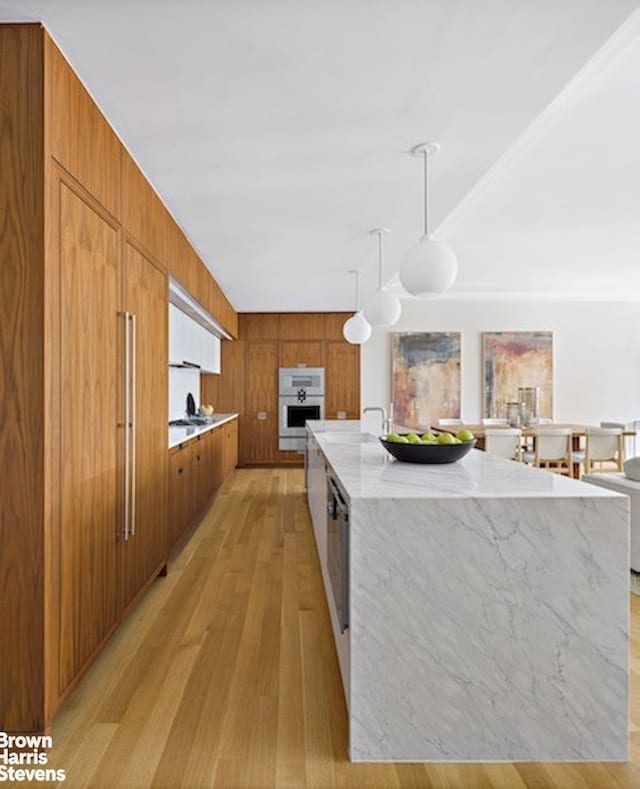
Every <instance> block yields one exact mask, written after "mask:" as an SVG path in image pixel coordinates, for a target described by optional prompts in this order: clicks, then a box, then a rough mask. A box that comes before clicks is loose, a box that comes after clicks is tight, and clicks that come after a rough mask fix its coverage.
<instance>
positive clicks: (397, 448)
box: [380, 433, 476, 463]
mask: <svg viewBox="0 0 640 789" xmlns="http://www.w3.org/2000/svg"><path fill="white" fill-rule="evenodd" d="M399 435H401V436H403V435H404V436H406V435H408V434H407V433H399ZM380 443H381V444H382V446H383V447H384V448H385V449H386V450H387V452H388V453H389V454H390V455H393V457H394V458H395V459H396V460H400V461H402V462H403V463H455V462H456V460H460V458H463V457H464V456H465V455H466V454H467V452H469V451H470V450H471V449H473V447H474V446H475V445H476V439H475V438H474V439H473V441H465V442H464V443H462V444H398V443H396V442H395V441H386V440H385V439H384V438H381V439H380Z"/></svg>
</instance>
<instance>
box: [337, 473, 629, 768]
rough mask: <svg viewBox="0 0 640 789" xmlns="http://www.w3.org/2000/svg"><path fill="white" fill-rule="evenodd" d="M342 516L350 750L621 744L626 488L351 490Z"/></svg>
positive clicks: (403, 753)
mask: <svg viewBox="0 0 640 789" xmlns="http://www.w3.org/2000/svg"><path fill="white" fill-rule="evenodd" d="M507 462H509V461H507ZM535 473H549V472H539V471H536V472H535ZM350 526H351V535H350V539H351V545H350V547H351V688H350V755H351V759H352V760H354V761H384V760H388V761H404V760H407V761H463V760H472V761H473V760H477V761H502V760H506V761H523V760H525V761H591V760H595V761H618V760H626V759H627V738H628V735H627V725H628V721H627V717H628V669H629V666H628V650H629V641H628V632H629V622H628V609H629V597H628V583H627V584H625V583H621V578H626V579H628V569H627V568H628V557H629V546H628V540H629V536H628V535H629V526H628V504H627V500H626V499H625V498H623V497H620V498H616V499H611V498H594V497H588V498H581V497H572V498H564V497H563V498H557V497H550V498H545V497H539V498H531V497H528V498H526V499H518V498H515V497H510V498H502V497H496V498H464V497H462V498H457V499H452V498H446V499H443V500H438V499H431V500H428V501H425V500H411V499H406V498H402V499H383V500H371V499H358V498H356V499H354V500H352V502H351V524H350Z"/></svg>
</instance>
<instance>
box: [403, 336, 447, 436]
mask: <svg viewBox="0 0 640 789" xmlns="http://www.w3.org/2000/svg"><path fill="white" fill-rule="evenodd" d="M391 365H392V367H391V401H392V403H393V421H394V423H395V424H397V425H400V426H402V427H407V428H409V429H410V430H427V429H428V428H429V427H430V426H431V425H432V424H434V423H435V422H437V420H438V419H440V418H444V417H454V418H456V417H457V418H459V417H460V389H461V385H460V332H394V333H392V335H391Z"/></svg>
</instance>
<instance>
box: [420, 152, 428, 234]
mask: <svg viewBox="0 0 640 789" xmlns="http://www.w3.org/2000/svg"><path fill="white" fill-rule="evenodd" d="M422 155H423V156H424V234H425V236H427V237H428V236H429V165H428V163H427V160H428V158H429V154H428V152H427V150H426V149H425V150H424V151H423V152H422Z"/></svg>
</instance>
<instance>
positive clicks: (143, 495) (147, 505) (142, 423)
mask: <svg viewBox="0 0 640 789" xmlns="http://www.w3.org/2000/svg"><path fill="white" fill-rule="evenodd" d="M123 268H124V293H125V300H124V304H125V309H126V310H127V311H129V312H130V313H132V315H133V316H134V319H135V353H134V354H133V358H132V362H131V366H132V369H133V367H134V364H135V388H133V387H132V389H133V392H132V396H133V397H134V398H135V424H134V430H133V439H134V440H135V469H134V470H133V471H134V472H135V475H134V480H135V489H136V498H135V513H134V515H135V521H134V524H133V528H134V530H135V534H134V535H133V536H132V537H131V538H130V539H128V540H126V541H121V542H120V543H119V546H118V547H119V560H120V567H119V575H120V582H121V583H120V589H121V593H122V599H121V609H124V608H126V606H127V605H128V604H129V602H130V601H131V600H132V599H133V598H134V596H135V595H136V593H137V592H138V591H139V590H140V589H141V588H142V587H143V586H144V584H145V583H146V582H147V580H148V579H149V578H150V577H152V576H153V575H154V574H155V573H156V571H157V570H158V568H159V567H160V566H161V565H162V564H163V563H164V561H165V559H166V556H167V551H168V537H167V514H166V509H167V508H166V505H165V502H164V500H163V497H162V496H161V495H158V494H159V491H163V490H166V488H167V413H168V403H167V399H168V397H167V392H168V368H167V359H168V354H169V352H168V337H167V277H166V274H165V273H164V272H162V271H161V270H160V269H159V268H157V267H156V266H155V265H154V264H153V263H152V262H151V261H150V260H148V259H147V258H146V257H144V255H143V254H142V253H141V252H140V251H139V250H138V249H136V248H135V247H134V246H133V245H132V244H131V243H125V253H124V267H123ZM132 340H133V338H132ZM121 362H122V358H121ZM120 366H121V368H123V365H122V363H121V365H120Z"/></svg>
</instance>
